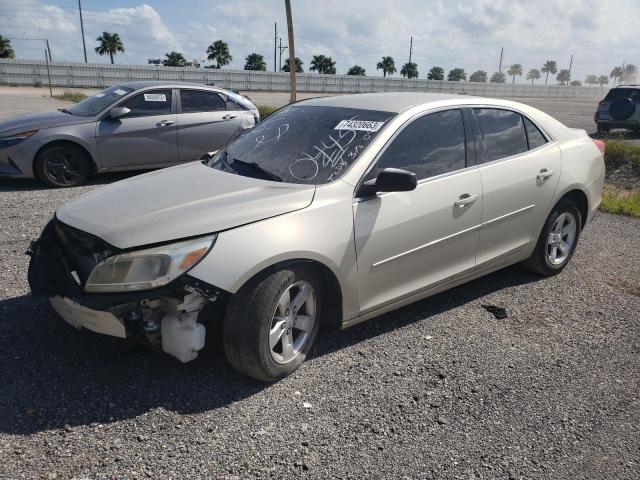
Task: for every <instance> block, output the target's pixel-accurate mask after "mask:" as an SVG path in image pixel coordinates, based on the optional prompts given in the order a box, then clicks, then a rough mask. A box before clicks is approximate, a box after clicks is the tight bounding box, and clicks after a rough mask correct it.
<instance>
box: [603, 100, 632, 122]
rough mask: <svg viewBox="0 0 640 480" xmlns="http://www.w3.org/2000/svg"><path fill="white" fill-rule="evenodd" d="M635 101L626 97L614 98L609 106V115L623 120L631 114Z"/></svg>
mask: <svg viewBox="0 0 640 480" xmlns="http://www.w3.org/2000/svg"><path fill="white" fill-rule="evenodd" d="M635 109H636V103H635V102H634V101H633V100H631V99H630V98H627V97H620V98H616V99H615V100H614V101H613V102H611V105H610V106H609V115H611V118H613V119H614V120H618V121H619V122H620V121H623V120H626V119H627V118H629V117H630V116H631V115H633V112H634V111H635Z"/></svg>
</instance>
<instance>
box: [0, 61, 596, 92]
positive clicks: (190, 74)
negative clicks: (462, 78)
mask: <svg viewBox="0 0 640 480" xmlns="http://www.w3.org/2000/svg"><path fill="white" fill-rule="evenodd" d="M49 71H50V75H51V84H52V85H53V86H57V87H84V88H90V87H95V88H103V87H107V86H110V85H115V84H118V83H124V82H127V81H132V80H170V81H171V80H175V81H185V82H196V83H208V84H214V85H216V86H219V87H223V88H229V89H233V90H241V91H251V90H254V91H277V92H283V91H288V89H289V74H288V73H280V72H279V73H274V72H251V71H245V70H225V69H223V70H216V69H208V68H206V69H205V68H193V67H184V68H180V67H159V66H153V65H111V64H103V63H77V62H51V63H50V64H49ZM296 78H297V89H298V91H299V92H328V93H362V92H400V91H428V92H447V93H460V94H468V95H479V96H485V97H547V98H593V99H601V98H603V97H604V95H605V94H606V92H607V89H606V88H600V87H563V86H557V85H549V86H545V85H526V84H511V83H503V84H498V83H470V82H446V81H432V80H425V79H411V80H409V79H405V78H402V77H392V78H382V77H355V76H349V75H319V74H313V73H299V74H297V75H296ZM1 84H5V85H6V84H14V85H48V84H49V80H48V75H47V66H46V63H45V62H44V61H42V60H8V59H0V85H1Z"/></svg>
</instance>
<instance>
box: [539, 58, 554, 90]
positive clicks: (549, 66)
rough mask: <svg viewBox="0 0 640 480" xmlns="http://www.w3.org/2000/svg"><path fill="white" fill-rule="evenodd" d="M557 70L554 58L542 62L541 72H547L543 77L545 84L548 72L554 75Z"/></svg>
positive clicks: (547, 79)
mask: <svg viewBox="0 0 640 480" xmlns="http://www.w3.org/2000/svg"><path fill="white" fill-rule="evenodd" d="M557 71H558V64H557V63H556V61H555V60H547V61H546V62H544V65H543V66H542V73H546V74H547V76H546V77H545V79H544V84H545V85H546V84H547V82H548V81H549V74H552V75H555V73H556V72H557Z"/></svg>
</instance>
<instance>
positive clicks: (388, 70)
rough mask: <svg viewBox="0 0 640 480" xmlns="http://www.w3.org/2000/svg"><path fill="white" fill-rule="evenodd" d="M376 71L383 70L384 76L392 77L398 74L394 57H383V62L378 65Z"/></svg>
mask: <svg viewBox="0 0 640 480" xmlns="http://www.w3.org/2000/svg"><path fill="white" fill-rule="evenodd" d="M376 70H382V76H383V77H386V76H387V75H392V74H394V73H396V62H394V61H393V57H382V60H380V61H379V62H378V64H377V65H376Z"/></svg>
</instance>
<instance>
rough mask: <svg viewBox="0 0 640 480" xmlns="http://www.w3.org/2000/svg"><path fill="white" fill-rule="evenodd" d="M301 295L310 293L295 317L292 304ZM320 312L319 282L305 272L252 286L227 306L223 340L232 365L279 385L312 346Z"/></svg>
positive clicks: (296, 268)
mask: <svg viewBox="0 0 640 480" xmlns="http://www.w3.org/2000/svg"><path fill="white" fill-rule="evenodd" d="M303 291H304V292H306V293H308V296H307V297H306V298H307V300H306V301H305V302H304V303H302V304H300V305H301V306H300V308H299V309H297V311H296V309H294V308H293V307H294V305H293V300H294V299H295V298H297V295H298V294H300V293H301V292H303ZM287 292H288V296H289V299H290V302H289V303H287V302H286V297H287ZM303 296H304V295H303ZM322 307H323V295H322V288H321V284H320V282H319V281H318V276H317V275H315V274H314V273H313V271H312V270H311V269H309V268H307V267H305V266H293V267H291V268H287V269H285V270H280V271H278V272H276V273H273V274H271V275H269V276H268V277H266V278H264V277H263V278H259V279H258V280H256V281H252V282H249V283H248V284H247V285H246V286H244V287H242V288H241V289H240V291H238V293H236V294H235V295H234V296H233V297H232V298H231V299H230V300H229V305H228V307H227V312H226V315H225V318H224V324H223V333H222V336H223V344H224V351H225V354H226V356H227V359H228V360H229V363H230V364H231V365H232V366H233V367H234V368H235V369H236V370H238V371H239V372H241V373H243V374H245V375H248V376H249V377H252V378H255V379H257V380H261V381H263V382H275V381H277V380H280V379H282V378H284V377H286V376H287V375H289V374H291V373H292V372H294V371H295V370H296V369H297V368H298V367H299V366H300V364H301V363H302V362H303V361H304V360H305V358H306V357H307V354H308V353H309V351H310V349H311V347H312V346H313V343H314V341H315V339H316V336H317V334H318V329H319V327H320V324H321V320H322V319H321V318H320V317H321V312H322V311H323V309H322ZM300 312H302V314H300V315H299V313H300ZM309 319H311V320H309ZM271 335H272V336H271ZM278 335H279V336H278ZM301 335H304V337H302V336H301ZM270 336H271V340H272V342H271V343H270ZM276 339H277V340H276ZM274 340H275V341H274ZM285 343H286V344H287V347H285Z"/></svg>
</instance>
